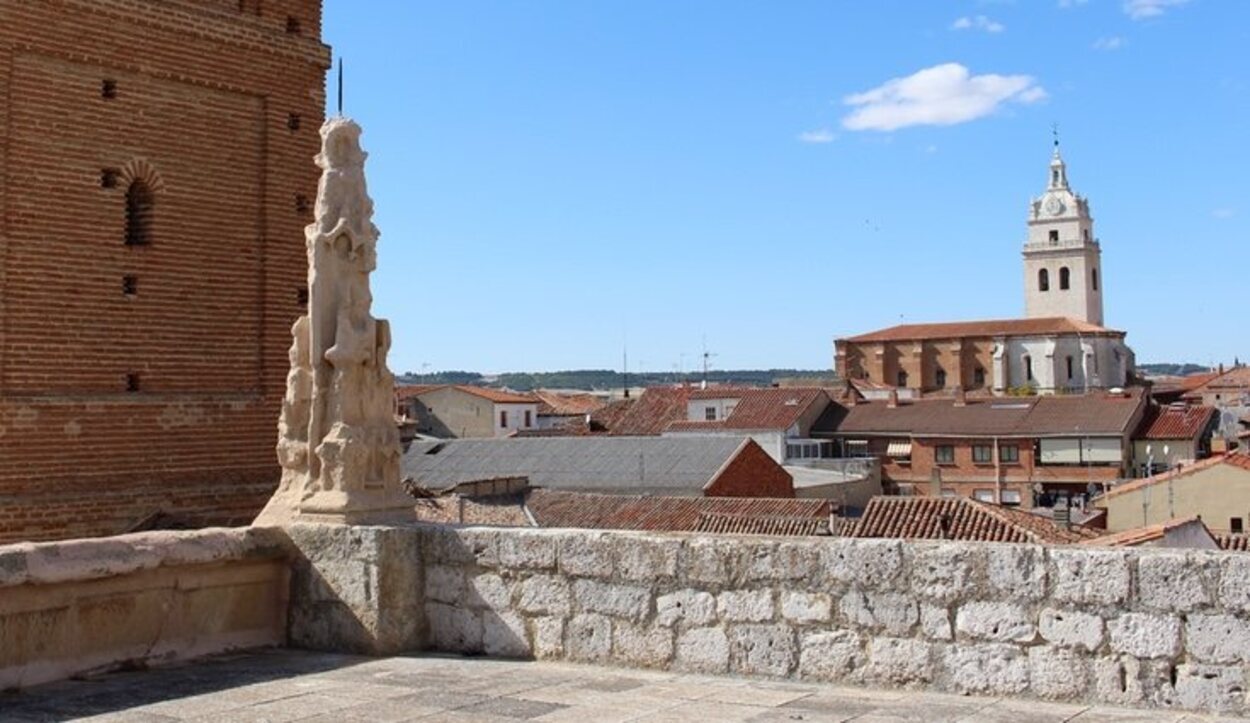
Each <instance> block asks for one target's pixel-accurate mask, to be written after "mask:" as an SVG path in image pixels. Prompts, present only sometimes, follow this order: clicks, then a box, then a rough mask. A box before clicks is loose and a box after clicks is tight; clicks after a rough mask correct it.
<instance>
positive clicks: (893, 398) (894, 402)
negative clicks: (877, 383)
mask: <svg viewBox="0 0 1250 723" xmlns="http://www.w3.org/2000/svg"><path fill="white" fill-rule="evenodd" d="M885 406H887V407H889V408H890V409H894V408H895V407H897V406H898V390H897V389H891V390H890V396H889V398H888V399H886V402H885Z"/></svg>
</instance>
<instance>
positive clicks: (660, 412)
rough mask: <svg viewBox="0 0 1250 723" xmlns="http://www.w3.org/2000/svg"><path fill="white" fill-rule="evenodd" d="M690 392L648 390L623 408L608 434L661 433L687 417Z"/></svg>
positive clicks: (670, 389) (651, 434)
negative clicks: (670, 425) (687, 402)
mask: <svg viewBox="0 0 1250 723" xmlns="http://www.w3.org/2000/svg"><path fill="white" fill-rule="evenodd" d="M690 392H691V389H689V388H687V387H648V388H647V389H645V390H644V391H643V393H642V394H641V395H639V396H638V398H637V399H634V400H632V401H631V402H630V404H628V405H622V406H623V408H622V409H621V410H620V412H619V414H617V415H614V416H615V419H613V420H612V421H611V422H610V424H606V425H605V426H606V427H607V432H608V434H613V435H618V436H626V437H644V436H653V435H658V434H661V433H662V432H663V431H664V430H665V429H666V428H667V427H668V425H669V424H671V423H673V422H676V421H678V420H682V419H685V418H686V401H687V400H688V399H689V398H690ZM594 419H595V418H594V417H593V416H592V417H591V420H592V422H593V421H594ZM600 419H605V417H600Z"/></svg>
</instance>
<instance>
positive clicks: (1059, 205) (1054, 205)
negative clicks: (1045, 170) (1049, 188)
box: [1046, 196, 1063, 216]
mask: <svg viewBox="0 0 1250 723" xmlns="http://www.w3.org/2000/svg"><path fill="white" fill-rule="evenodd" d="M1046 213H1049V214H1050V215H1051V216H1058V215H1059V214H1061V213H1063V201H1060V200H1059V199H1058V198H1056V197H1054V196H1051V197H1050V198H1048V199H1046Z"/></svg>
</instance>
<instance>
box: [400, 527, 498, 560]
mask: <svg viewBox="0 0 1250 723" xmlns="http://www.w3.org/2000/svg"><path fill="white" fill-rule="evenodd" d="M416 529H417V530H419V532H420V535H421V542H422V551H423V554H424V560H425V562H426V564H429V565H459V566H465V565H477V566H479V567H497V566H498V565H499V551H498V547H497V542H498V537H499V532H500V531H499V530H497V529H494V528H469V529H460V528H455V527H444V526H436V525H428V526H421V527H419V528H416Z"/></svg>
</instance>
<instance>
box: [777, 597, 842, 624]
mask: <svg viewBox="0 0 1250 723" xmlns="http://www.w3.org/2000/svg"><path fill="white" fill-rule="evenodd" d="M832 611H833V601H832V600H830V598H829V596H828V595H826V594H825V593H823V592H817V593H807V592H793V591H790V590H784V591H782V593H781V615H782V617H784V618H785V619H786V620H789V621H791V622H795V623H823V622H826V621H828V620H829V617H830V616H831V615H832Z"/></svg>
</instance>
